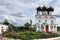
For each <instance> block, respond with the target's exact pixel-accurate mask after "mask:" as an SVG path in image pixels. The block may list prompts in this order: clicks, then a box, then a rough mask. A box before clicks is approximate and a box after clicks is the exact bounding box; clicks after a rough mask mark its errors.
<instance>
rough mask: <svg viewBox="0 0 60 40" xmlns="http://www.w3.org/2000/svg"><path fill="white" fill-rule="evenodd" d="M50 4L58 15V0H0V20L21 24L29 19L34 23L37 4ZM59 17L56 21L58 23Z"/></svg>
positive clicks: (59, 7)
mask: <svg viewBox="0 0 60 40" xmlns="http://www.w3.org/2000/svg"><path fill="white" fill-rule="evenodd" d="M39 5H40V6H43V5H45V6H47V7H49V6H52V7H53V8H54V9H55V10H54V14H55V15H60V0H0V21H3V20H5V19H7V20H8V21H9V22H10V23H12V24H14V25H23V24H24V23H25V22H27V21H29V20H30V19H32V20H33V23H35V14H36V8H37V7H38V6H39ZM59 21H60V17H56V23H57V24H60V22H59Z"/></svg>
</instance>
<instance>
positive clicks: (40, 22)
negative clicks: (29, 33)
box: [35, 6, 57, 32]
mask: <svg viewBox="0 0 60 40" xmlns="http://www.w3.org/2000/svg"><path fill="white" fill-rule="evenodd" d="M53 12H54V8H52V7H46V6H43V7H40V6H39V7H37V9H36V15H35V18H36V21H37V22H36V31H37V32H57V25H56V24H55V22H56V21H55V19H56V15H53V14H54V13H53Z"/></svg>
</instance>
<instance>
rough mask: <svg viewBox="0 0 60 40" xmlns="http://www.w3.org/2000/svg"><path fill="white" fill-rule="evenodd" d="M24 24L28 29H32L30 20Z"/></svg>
mask: <svg viewBox="0 0 60 40" xmlns="http://www.w3.org/2000/svg"><path fill="white" fill-rule="evenodd" d="M24 26H25V28H26V30H28V29H30V24H29V23H28V22H26V23H25V24H24Z"/></svg>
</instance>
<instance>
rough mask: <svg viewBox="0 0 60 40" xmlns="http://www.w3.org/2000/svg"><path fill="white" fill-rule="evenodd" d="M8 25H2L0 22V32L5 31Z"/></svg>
mask: <svg viewBox="0 0 60 40" xmlns="http://www.w3.org/2000/svg"><path fill="white" fill-rule="evenodd" d="M7 29H8V26H7V25H4V24H0V34H2V32H4V31H7Z"/></svg>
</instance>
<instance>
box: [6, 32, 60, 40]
mask: <svg viewBox="0 0 60 40" xmlns="http://www.w3.org/2000/svg"><path fill="white" fill-rule="evenodd" d="M13 34H14V33H13ZM57 36H60V35H58V34H55V33H42V32H19V33H17V34H15V35H12V34H9V35H6V37H9V38H16V37H17V38H18V39H22V40H31V39H40V38H51V37H57Z"/></svg>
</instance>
